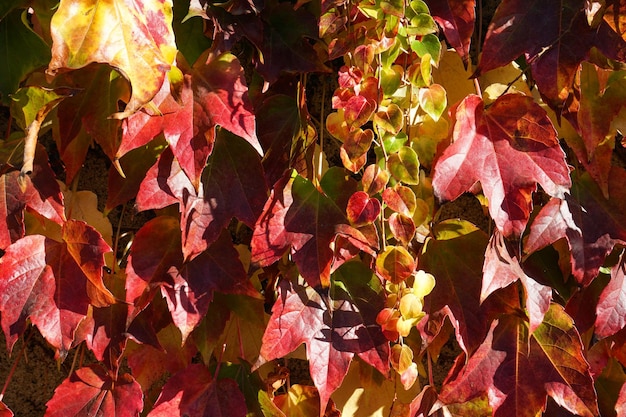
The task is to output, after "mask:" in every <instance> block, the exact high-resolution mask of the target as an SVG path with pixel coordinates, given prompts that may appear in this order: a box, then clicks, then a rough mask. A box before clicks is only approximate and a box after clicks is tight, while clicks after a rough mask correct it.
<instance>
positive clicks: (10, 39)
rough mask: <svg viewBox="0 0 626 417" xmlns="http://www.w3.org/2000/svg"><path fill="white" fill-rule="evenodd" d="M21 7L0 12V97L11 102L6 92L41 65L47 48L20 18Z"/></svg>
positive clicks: (14, 88)
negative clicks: (0, 62)
mask: <svg viewBox="0 0 626 417" xmlns="http://www.w3.org/2000/svg"><path fill="white" fill-rule="evenodd" d="M3 6H4V5H3ZM25 14H26V10H24V9H15V10H13V11H10V12H9V13H8V14H7V15H6V16H0V51H2V53H1V55H0V60H1V61H2V62H4V63H5V65H2V66H0V99H1V100H2V104H3V105H6V106H8V105H9V104H10V103H11V99H10V98H9V94H13V93H14V92H15V91H16V90H17V89H18V87H19V83H20V81H22V80H23V79H24V78H26V76H27V75H28V74H29V73H30V72H31V71H33V70H35V69H37V68H39V67H43V66H45V65H46V64H47V63H48V62H49V60H50V49H49V48H48V46H47V45H46V43H45V42H44V41H43V39H41V38H40V37H39V36H38V35H37V34H36V33H35V32H33V30H32V29H31V28H29V27H28V26H27V25H26V24H25V23H24V22H25V21H26V19H22V16H23V15H25Z"/></svg>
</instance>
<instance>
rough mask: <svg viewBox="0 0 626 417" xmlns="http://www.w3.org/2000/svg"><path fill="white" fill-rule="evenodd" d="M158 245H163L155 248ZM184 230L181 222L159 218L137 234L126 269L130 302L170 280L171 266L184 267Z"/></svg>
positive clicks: (144, 226) (128, 299)
mask: <svg viewBox="0 0 626 417" xmlns="http://www.w3.org/2000/svg"><path fill="white" fill-rule="evenodd" d="M154 242H161V243H160V244H158V245H155V244H154ZM182 263H183V254H182V251H181V243H180V227H179V222H178V220H177V219H175V218H173V217H168V216H159V217H156V218H154V219H152V220H150V221H149V222H147V223H146V224H144V225H143V226H142V227H141V229H139V231H138V232H137V234H136V235H135V238H134V239H133V244H132V246H131V247H130V255H129V256H128V264H127V266H126V301H128V302H129V303H135V302H136V301H137V300H138V298H139V297H140V296H141V294H143V293H144V291H147V290H148V291H153V290H154V286H155V284H158V283H160V282H164V281H165V280H167V277H168V275H167V273H168V270H169V269H170V267H171V266H173V265H182Z"/></svg>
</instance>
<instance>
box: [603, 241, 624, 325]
mask: <svg viewBox="0 0 626 417" xmlns="http://www.w3.org/2000/svg"><path fill="white" fill-rule="evenodd" d="M596 315H597V317H596V327H595V332H596V334H597V335H598V336H600V337H607V336H611V335H613V334H615V333H617V332H618V331H620V330H621V329H623V328H624V327H625V326H626V258H625V257H624V254H623V253H622V256H620V260H619V262H618V263H617V265H615V266H614V267H613V268H611V280H610V281H609V284H608V285H607V286H606V287H605V288H604V291H602V294H600V299H599V301H598V307H597V310H596Z"/></svg>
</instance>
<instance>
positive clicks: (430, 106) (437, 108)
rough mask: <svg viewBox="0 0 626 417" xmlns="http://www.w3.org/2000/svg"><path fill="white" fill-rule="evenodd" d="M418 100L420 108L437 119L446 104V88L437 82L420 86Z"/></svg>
mask: <svg viewBox="0 0 626 417" xmlns="http://www.w3.org/2000/svg"><path fill="white" fill-rule="evenodd" d="M419 102H420V106H422V109H423V110H424V111H425V112H426V113H427V114H428V115H429V116H430V117H432V118H433V120H434V121H438V120H439V118H440V117H441V115H442V114H443V112H444V111H445V110H446V107H447V106H448V99H447V97H446V90H445V89H444V88H443V87H442V86H440V85H439V84H432V85H430V86H428V87H424V88H420V90H419Z"/></svg>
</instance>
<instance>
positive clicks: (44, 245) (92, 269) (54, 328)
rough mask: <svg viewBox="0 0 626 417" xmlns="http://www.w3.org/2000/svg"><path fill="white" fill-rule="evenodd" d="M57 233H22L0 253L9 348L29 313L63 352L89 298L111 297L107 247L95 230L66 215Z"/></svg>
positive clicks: (105, 300) (0, 300) (100, 301)
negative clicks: (106, 271) (104, 271)
mask: <svg viewBox="0 0 626 417" xmlns="http://www.w3.org/2000/svg"><path fill="white" fill-rule="evenodd" d="M62 236H63V241H62V242H56V241H54V240H52V239H49V238H46V237H44V236H40V235H32V236H26V237H24V238H22V239H20V240H18V241H17V242H15V243H14V244H12V245H11V246H9V247H8V248H7V251H6V253H5V254H4V256H3V257H2V258H0V266H2V268H0V309H1V310H2V312H3V313H2V329H3V330H4V333H5V335H6V340H7V347H8V348H9V350H11V349H12V347H13V345H14V344H15V342H16V340H17V338H18V336H20V335H21V334H22V333H23V332H24V330H25V327H26V320H27V319H30V321H31V323H33V324H34V325H35V326H37V327H38V328H39V331H40V332H41V334H42V335H43V336H44V338H45V339H46V340H47V341H48V342H49V343H50V344H51V345H52V346H53V347H54V348H56V349H57V354H58V355H59V356H61V357H64V356H65V355H66V354H67V351H68V350H69V348H70V347H71V345H72V342H73V340H74V332H75V330H76V328H77V327H78V325H79V323H80V322H81V321H82V320H83V319H84V317H85V316H86V315H87V308H88V306H89V304H90V302H91V304H94V305H96V306H106V305H108V304H112V303H113V302H115V299H114V298H113V295H112V294H111V293H110V292H109V290H108V289H106V287H105V286H104V283H103V282H102V268H103V266H104V254H105V253H106V252H109V251H110V248H109V247H108V245H107V244H106V243H105V242H104V240H102V237H101V236H100V234H99V233H98V232H97V231H96V230H95V229H93V228H91V227H90V226H88V225H86V224H85V223H83V222H78V221H73V220H71V221H68V222H67V223H66V224H65V226H64V228H63V232H62Z"/></svg>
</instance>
